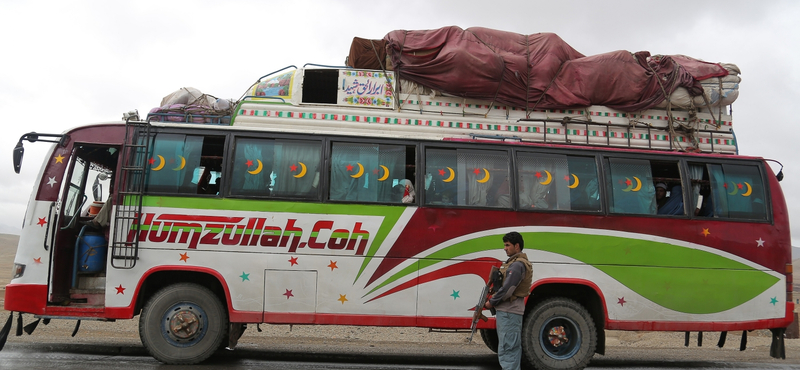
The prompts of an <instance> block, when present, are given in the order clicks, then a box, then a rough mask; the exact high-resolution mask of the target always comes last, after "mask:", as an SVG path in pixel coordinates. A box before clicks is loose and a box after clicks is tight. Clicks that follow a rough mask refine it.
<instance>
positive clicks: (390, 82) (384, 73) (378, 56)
mask: <svg viewBox="0 0 800 370" xmlns="http://www.w3.org/2000/svg"><path fill="white" fill-rule="evenodd" d="M369 44H370V45H371V46H372V51H373V52H375V59H377V60H378V63H379V64H380V66H381V71H383V78H384V79H385V80H386V82H387V83H388V84H389V88H390V89H392V96H394V101H395V103H397V110H400V94H399V93H398V92H397V91H396V89H395V88H393V87H392V81H391V80H389V74H388V73H387V72H386V66H384V64H383V60H381V56H380V55H378V49H377V48H376V47H375V43H374V42H372V40H371V39H370V40H369ZM397 88H398V89H399V88H400V72H399V71H398V72H397Z"/></svg>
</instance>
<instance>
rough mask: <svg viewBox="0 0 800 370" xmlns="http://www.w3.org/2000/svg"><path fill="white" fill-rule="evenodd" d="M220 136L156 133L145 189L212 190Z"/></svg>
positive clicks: (218, 170) (218, 166) (217, 172)
mask: <svg viewBox="0 0 800 370" xmlns="http://www.w3.org/2000/svg"><path fill="white" fill-rule="evenodd" d="M224 146H225V139H224V138H223V137H213V136H209V137H203V136H193V135H181V134H159V135H157V136H156V138H155V142H154V143H153V149H152V152H151V155H150V171H148V177H147V188H146V191H147V192H155V193H178V194H216V193H217V188H216V187H217V186H219V178H220V176H221V173H222V153H223V149H224Z"/></svg>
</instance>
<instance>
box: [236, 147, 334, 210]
mask: <svg viewBox="0 0 800 370" xmlns="http://www.w3.org/2000/svg"><path fill="white" fill-rule="evenodd" d="M273 153H274V154H273V157H272V158H273V159H272V162H273V166H272V174H271V175H270V177H271V179H272V191H271V193H270V195H272V196H276V197H287V198H301V199H319V169H320V167H319V164H320V158H321V153H322V143H320V142H318V141H299V140H275V141H274V151H273ZM265 158H266V154H265ZM256 163H257V162H256ZM245 164H246V161H245Z"/></svg>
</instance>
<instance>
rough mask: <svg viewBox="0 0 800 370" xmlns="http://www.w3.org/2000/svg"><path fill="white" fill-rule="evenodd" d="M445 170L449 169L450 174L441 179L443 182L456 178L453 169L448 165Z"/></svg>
mask: <svg viewBox="0 0 800 370" xmlns="http://www.w3.org/2000/svg"><path fill="white" fill-rule="evenodd" d="M447 170H448V171H450V176H449V177H448V178H446V179H444V180H442V181H444V182H450V181H453V179H455V178H456V171H453V169H452V168H450V167H447Z"/></svg>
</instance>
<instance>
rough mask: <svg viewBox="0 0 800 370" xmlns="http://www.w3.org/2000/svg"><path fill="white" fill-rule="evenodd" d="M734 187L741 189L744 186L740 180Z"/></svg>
mask: <svg viewBox="0 0 800 370" xmlns="http://www.w3.org/2000/svg"><path fill="white" fill-rule="evenodd" d="M736 187H737V188H739V190H742V188H744V185H742V183H741V182H740V183H738V184H736Z"/></svg>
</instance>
